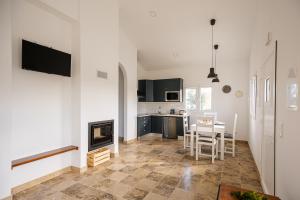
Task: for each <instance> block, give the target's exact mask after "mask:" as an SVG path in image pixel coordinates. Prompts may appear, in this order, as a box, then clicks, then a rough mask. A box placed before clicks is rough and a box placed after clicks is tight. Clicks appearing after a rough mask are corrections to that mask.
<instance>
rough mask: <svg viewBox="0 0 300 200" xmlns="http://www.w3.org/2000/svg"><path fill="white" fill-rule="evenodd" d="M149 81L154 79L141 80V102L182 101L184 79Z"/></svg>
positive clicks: (139, 92)
mask: <svg viewBox="0 0 300 200" xmlns="http://www.w3.org/2000/svg"><path fill="white" fill-rule="evenodd" d="M149 81H152V80H139V86H138V87H139V91H138V95H139V101H140V102H153V101H154V102H166V101H173V102H182V96H183V95H182V91H183V79H180V78H174V79H159V80H153V81H152V82H151V83H148V82H149ZM147 86H148V87H147ZM151 86H152V87H151ZM149 90H150V91H149ZM147 94H149V97H148V98H147Z"/></svg>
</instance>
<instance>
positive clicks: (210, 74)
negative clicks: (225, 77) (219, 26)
mask: <svg viewBox="0 0 300 200" xmlns="http://www.w3.org/2000/svg"><path fill="white" fill-rule="evenodd" d="M215 24H216V20H215V19H211V20H210V25H211V33H212V34H211V42H212V45H211V67H210V69H209V74H208V76H207V78H215V77H216V74H215V69H214V25H215Z"/></svg>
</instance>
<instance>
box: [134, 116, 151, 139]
mask: <svg viewBox="0 0 300 200" xmlns="http://www.w3.org/2000/svg"><path fill="white" fill-rule="evenodd" d="M150 132H151V116H144V117H138V118H137V134H138V137H140V136H143V135H146V134H148V133H150Z"/></svg>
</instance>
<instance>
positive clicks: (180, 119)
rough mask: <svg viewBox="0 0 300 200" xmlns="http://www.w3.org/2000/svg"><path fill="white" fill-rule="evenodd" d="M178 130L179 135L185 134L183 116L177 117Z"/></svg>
mask: <svg viewBox="0 0 300 200" xmlns="http://www.w3.org/2000/svg"><path fill="white" fill-rule="evenodd" d="M176 132H177V136H183V134H184V132H183V118H182V117H176Z"/></svg>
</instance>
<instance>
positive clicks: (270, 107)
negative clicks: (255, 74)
mask: <svg viewBox="0 0 300 200" xmlns="http://www.w3.org/2000/svg"><path fill="white" fill-rule="evenodd" d="M262 72H263V85H264V91H263V98H264V99H263V102H264V103H263V135H262V169H261V172H262V177H261V178H262V184H263V187H264V189H265V190H266V192H267V193H269V194H274V192H275V191H274V186H275V174H274V171H275V156H274V155H275V154H274V153H275V114H276V110H275V109H276V107H275V105H276V47H274V50H273V51H272V52H271V53H270V54H269V56H268V58H267V59H266V60H265V63H264V65H263V68H262Z"/></svg>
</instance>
